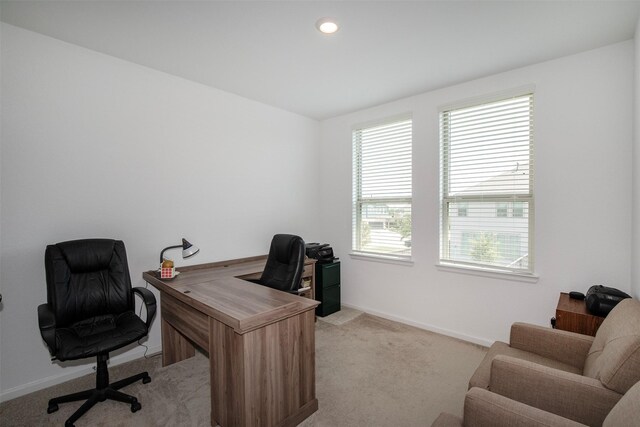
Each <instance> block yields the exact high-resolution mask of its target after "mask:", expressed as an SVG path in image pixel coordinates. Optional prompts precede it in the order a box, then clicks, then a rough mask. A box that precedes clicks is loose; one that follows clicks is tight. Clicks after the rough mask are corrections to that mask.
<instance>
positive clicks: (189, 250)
mask: <svg viewBox="0 0 640 427" xmlns="http://www.w3.org/2000/svg"><path fill="white" fill-rule="evenodd" d="M198 252H200V248H198V247H196V246H193V245H192V244H191V243H189V242H188V241H187V239H185V238H183V239H182V258H189V257H192V256H194V255H195V254H197V253H198Z"/></svg>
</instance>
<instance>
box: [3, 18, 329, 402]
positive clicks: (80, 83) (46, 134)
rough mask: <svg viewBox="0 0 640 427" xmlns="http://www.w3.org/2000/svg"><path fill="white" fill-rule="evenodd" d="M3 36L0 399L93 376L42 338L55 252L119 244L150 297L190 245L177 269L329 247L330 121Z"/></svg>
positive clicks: (16, 35)
mask: <svg viewBox="0 0 640 427" xmlns="http://www.w3.org/2000/svg"><path fill="white" fill-rule="evenodd" d="M1 39H2V50H1V57H2V70H1V72H2V85H1V90H2V134H1V135H2V146H1V156H0V157H1V161H2V163H1V169H0V171H1V175H0V179H1V183H2V189H1V190H2V192H1V210H0V218H1V227H0V230H1V232H2V242H1V245H0V246H1V263H0V266H1V276H0V283H1V290H2V294H3V297H4V301H3V307H2V310H1V311H0V319H1V320H0V325H1V328H2V329H1V331H2V332H1V333H2V335H1V337H2V343H1V346H0V358H1V360H2V365H1V366H0V392H1V393H2V394H1V395H0V397H2V399H8V398H12V397H15V396H17V395H20V394H23V393H25V392H28V391H33V390H34V389H37V388H40V387H42V386H48V385H51V384H52V383H55V382H58V381H61V380H63V379H68V378H70V377H73V376H77V375H78V374H79V373H80V372H85V371H86V370H87V369H88V366H89V365H88V364H87V363H85V364H81V365H79V366H74V367H66V368H64V369H63V368H62V367H61V366H59V365H58V364H52V363H51V362H50V361H49V354H48V351H47V349H46V347H45V345H44V343H43V341H42V339H41V338H40V333H39V330H38V326H37V316H36V310H37V306H38V305H39V304H41V303H44V302H46V290H45V279H44V263H43V257H44V249H45V246H46V245H47V244H50V243H55V242H59V241H64V240H70V239H78V238H87V237H109V238H118V239H122V240H124V242H125V244H126V246H127V252H128V259H129V267H130V270H131V275H132V281H133V284H134V286H144V281H143V280H142V278H141V276H142V272H143V271H145V270H148V269H151V268H154V267H156V265H157V263H158V257H159V254H160V250H161V249H162V248H163V247H165V246H169V245H175V244H179V243H180V238H181V237H183V236H184V237H186V238H187V239H189V240H190V241H191V242H192V243H194V244H196V245H197V246H199V247H200V248H201V252H200V253H199V254H198V255H197V256H196V257H194V258H193V259H191V260H189V261H188V262H187V261H183V260H181V259H179V260H177V264H178V265H185V264H188V263H203V262H211V261H215V260H221V259H230V258H235V257H243V256H250V255H257V254H262V253H267V252H268V248H269V243H270V240H271V236H272V235H273V234H274V233H277V232H290V233H298V234H300V235H302V236H303V237H304V238H305V239H307V240H310V241H313V240H318V239H320V235H319V234H316V230H315V228H314V227H315V225H316V224H317V220H318V216H317V213H316V208H315V206H316V205H317V198H318V185H317V182H318V173H319V168H318V166H317V164H318V159H317V156H318V155H319V151H318V147H319V144H318V140H319V124H318V122H316V121H313V120H311V119H308V118H305V117H302V116H298V115H294V114H291V113H288V112H285V111H282V110H279V109H276V108H272V107H269V106H266V105H263V104H259V103H257V102H253V101H250V100H247V99H244V98H240V97H238V96H235V95H232V94H229V93H225V92H222V91H219V90H215V89H212V88H209V87H206V86H202V85H199V84H196V83H193V82H190V81H187V80H184V79H180V78H176V77H173V76H170V75H167V74H163V73H160V72H157V71H154V70H151V69H148V68H144V67H141V66H138V65H135V64H132V63H128V62H125V61H121V60H118V59H115V58H113V57H109V56H106V55H102V54H99V53H96V52H93V51H90V50H86V49H83V48H80V47H78V46H74V45H70V44H66V43H62V42H60V41H57V40H54V39H51V38H48V37H44V36H41V35H39V34H36V33H33V32H29V31H26V30H22V29H19V28H17V27H13V26H10V25H6V24H2V34H1ZM167 255H173V256H174V257H179V251H173V252H168V253H167ZM174 259H176V258H174ZM158 319H159V317H156V321H155V322H154V325H153V327H152V332H151V335H150V339H149V340H148V342H147V345H149V346H150V348H151V349H152V350H156V351H157V350H159V346H160V322H159V321H158ZM141 354H142V349H141V348H139V347H138V348H137V349H134V350H130V351H129V352H128V353H127V354H125V355H123V356H119V357H120V360H124V359H126V358H132V357H140V356H141ZM112 362H117V358H114V359H112ZM67 365H73V364H67Z"/></svg>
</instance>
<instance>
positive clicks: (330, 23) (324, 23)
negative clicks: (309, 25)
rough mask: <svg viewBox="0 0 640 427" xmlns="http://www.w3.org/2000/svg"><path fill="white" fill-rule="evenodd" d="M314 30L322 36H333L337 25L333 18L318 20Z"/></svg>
mask: <svg viewBox="0 0 640 427" xmlns="http://www.w3.org/2000/svg"><path fill="white" fill-rule="evenodd" d="M316 28H317V29H318V30H319V31H320V32H321V33H324V34H333V33H335V32H336V31H338V24H337V23H336V20H335V19H333V18H320V19H318V22H316Z"/></svg>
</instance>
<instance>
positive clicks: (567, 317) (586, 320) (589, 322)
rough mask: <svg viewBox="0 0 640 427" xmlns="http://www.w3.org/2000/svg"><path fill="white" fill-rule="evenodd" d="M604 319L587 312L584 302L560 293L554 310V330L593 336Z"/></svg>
mask: <svg viewBox="0 0 640 427" xmlns="http://www.w3.org/2000/svg"><path fill="white" fill-rule="evenodd" d="M603 320H604V317H602V316H596V315H594V314H591V313H589V311H587V304H586V303H585V301H584V300H577V299H572V298H570V297H569V294H567V293H564V292H562V293H561V294H560V299H559V300H558V307H557V308H556V326H555V327H556V329H561V330H563V331H569V332H577V333H579V334H585V335H592V336H595V334H596V332H597V331H598V328H599V327H600V325H601V324H602V321H603Z"/></svg>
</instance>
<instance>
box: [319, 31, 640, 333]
mask: <svg viewBox="0 0 640 427" xmlns="http://www.w3.org/2000/svg"><path fill="white" fill-rule="evenodd" d="M633 61H634V48H633V42H632V41H628V42H623V43H619V44H615V45H611V46H608V47H605V48H601V49H598V50H593V51H589V52H586V53H582V54H579V55H574V56H569V57H565V58H561V59H558V60H554V61H550V62H545V63H540V64H537V65H533V66H529V67H526V68H521V69H517V70H513V71H510V72H506V73H502V74H498V75H493V76H490V77H487V78H483V79H479V80H475V81H471V82H468V83H465V84H460V85H456V86H452V87H448V88H444V89H441V90H437V91H433V92H429V93H425V94H421V95H417V96H413V97H410V98H406V99H402V100H399V101H396V102H392V103H389V104H385V105H382V106H379V107H376V108H371V109H367V110H364V111H359V112H356V113H353V114H348V115H344V116H340V117H337V118H333V119H330V120H326V121H324V122H322V127H321V133H322V136H321V141H322V155H323V162H322V171H321V173H322V176H323V178H322V190H321V191H322V194H321V201H322V203H321V205H322V206H323V211H322V220H323V225H324V233H323V240H326V241H328V242H330V243H332V244H333V246H334V250H335V251H336V252H337V254H338V255H339V256H341V257H342V258H341V259H342V261H343V265H342V273H343V274H342V298H343V302H344V303H345V304H348V305H352V306H355V307H359V308H362V309H365V310H367V311H369V312H373V313H378V314H380V315H384V316H387V317H391V318H396V319H401V320H404V321H406V322H409V323H413V324H415V325H418V326H422V327H425V328H428V329H432V330H436V331H440V332H445V333H448V334H450V335H453V336H458V337H462V338H466V339H469V340H471V341H475V342H478V343H484V344H489V343H491V342H492V341H494V340H496V339H500V340H506V339H507V338H508V331H509V325H510V324H511V323H512V322H514V321H528V322H533V323H537V324H541V325H548V324H549V319H550V318H551V317H552V316H553V315H554V314H555V307H556V304H557V300H558V295H559V292H561V291H570V290H579V291H583V292H584V291H586V290H587V288H588V287H589V286H590V285H592V284H597V283H603V284H607V285H610V286H614V287H617V288H620V289H623V290H626V291H629V289H630V271H631V267H630V264H631V255H630V249H631V237H630V230H631V201H630V197H629V196H630V194H631V169H632V164H631V151H632V123H633V119H632V108H633V90H632V88H633V66H634V62H633ZM530 84H534V85H535V86H536V90H535V107H534V108H535V110H534V120H535V124H534V126H535V127H534V129H535V130H534V132H535V142H534V144H535V154H534V156H535V157H534V158H535V201H536V212H535V218H536V224H535V239H536V249H535V254H536V268H535V270H536V273H537V274H538V275H539V280H538V281H537V283H527V282H519V281H513V280H505V279H497V278H491V277H481V276H475V275H468V274H460V273H454V272H449V271H441V270H439V269H437V268H436V263H437V262H438V238H439V237H438V209H439V208H438V187H439V184H438V183H439V176H438V169H439V162H438V156H439V151H438V150H439V146H438V107H439V106H441V105H443V104H448V103H452V102H456V101H460V100H465V99H468V98H474V97H478V96H483V95H488V94H492V93H496V92H500V91H503V90H508V89H512V88H517V87H521V86H524V85H530ZM405 112H412V113H413V120H414V122H413V123H414V150H413V164H414V166H413V171H414V179H413V183H414V185H413V194H414V199H413V200H414V205H413V227H414V230H413V234H412V246H413V258H414V261H415V263H414V265H413V266H402V265H393V264H386V263H379V262H371V261H363V260H356V259H351V258H350V257H349V256H348V255H347V254H348V253H349V251H350V245H351V129H352V126H353V125H354V124H358V123H363V122H368V121H371V120H377V119H384V118H386V117H391V116H395V115H398V114H401V113H405Z"/></svg>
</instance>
